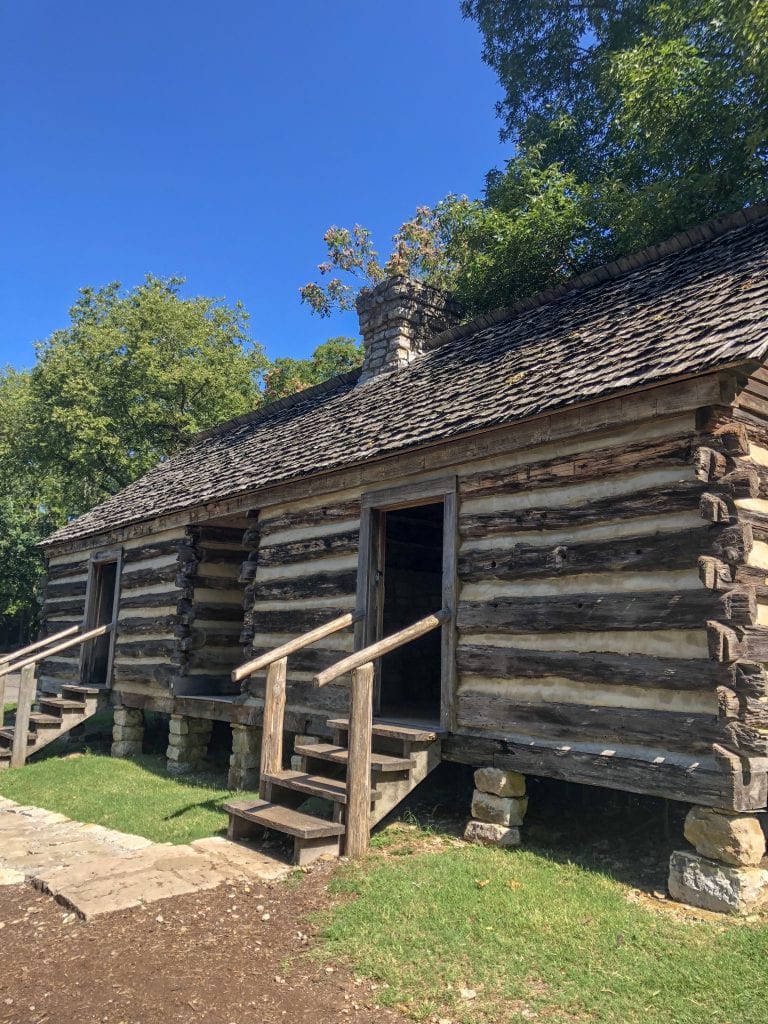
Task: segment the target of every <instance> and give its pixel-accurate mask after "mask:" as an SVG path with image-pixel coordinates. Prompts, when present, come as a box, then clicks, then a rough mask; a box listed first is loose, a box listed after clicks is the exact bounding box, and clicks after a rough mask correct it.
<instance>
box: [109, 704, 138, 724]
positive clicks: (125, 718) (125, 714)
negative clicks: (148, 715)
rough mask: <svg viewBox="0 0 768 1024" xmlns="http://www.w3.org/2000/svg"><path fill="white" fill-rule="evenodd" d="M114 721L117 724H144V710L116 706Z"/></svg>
mask: <svg viewBox="0 0 768 1024" xmlns="http://www.w3.org/2000/svg"><path fill="white" fill-rule="evenodd" d="M113 723H114V724H115V725H143V724H144V712H143V711H141V710H140V709H139V708H115V712H114V717H113Z"/></svg>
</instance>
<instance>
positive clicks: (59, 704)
mask: <svg viewBox="0 0 768 1024" xmlns="http://www.w3.org/2000/svg"><path fill="white" fill-rule="evenodd" d="M37 703H38V704H39V705H40V707H46V708H56V709H57V710H58V711H62V712H66V711H77V712H79V713H80V714H82V713H83V712H84V711H85V701H82V700H67V699H66V697H40V698H38V701H37Z"/></svg>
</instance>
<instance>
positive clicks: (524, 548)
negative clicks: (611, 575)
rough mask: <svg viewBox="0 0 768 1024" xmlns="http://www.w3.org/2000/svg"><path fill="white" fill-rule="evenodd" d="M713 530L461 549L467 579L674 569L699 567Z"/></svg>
mask: <svg viewBox="0 0 768 1024" xmlns="http://www.w3.org/2000/svg"><path fill="white" fill-rule="evenodd" d="M713 539H714V538H713V536H712V534H711V533H710V531H709V529H708V528H707V527H706V526H702V528H701V529H700V530H686V531H685V532H682V533H660V534H651V535H649V536H644V537H621V538H618V539H617V540H602V541H583V542H581V543H568V544H552V543H549V544H527V543H523V542H520V543H518V544H515V545H514V547H506V548H504V547H499V548H490V549H488V548H485V549H482V550H464V551H463V552H462V553H461V554H460V555H459V578H460V579H461V580H462V582H463V583H483V582H488V581H490V580H522V579H536V578H542V579H546V578H547V577H551V576H567V575H574V574H577V573H600V572H642V571H654V570H656V571H665V570H667V571H669V570H672V569H688V568H694V567H695V566H696V564H697V560H698V556H699V555H700V554H701V553H702V548H704V549H706V548H708V547H710V546H711V544H712V541H713Z"/></svg>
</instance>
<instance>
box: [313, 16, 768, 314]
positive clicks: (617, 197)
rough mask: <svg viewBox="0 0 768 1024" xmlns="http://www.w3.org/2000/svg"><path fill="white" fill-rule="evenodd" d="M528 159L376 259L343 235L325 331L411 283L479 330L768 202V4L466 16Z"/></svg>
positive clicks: (518, 156) (329, 261)
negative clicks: (422, 285)
mask: <svg viewBox="0 0 768 1024" xmlns="http://www.w3.org/2000/svg"><path fill="white" fill-rule="evenodd" d="M461 9H462V11H463V13H464V15H465V16H466V17H468V18H474V19H475V20H476V21H477V23H478V26H479V28H480V31H481V33H482V36H483V39H484V50H483V57H484V59H485V61H486V62H487V63H488V64H489V65H490V66H491V67H492V68H493V69H494V70H495V71H496V73H497V75H498V77H499V81H500V83H501V85H502V87H503V90H504V96H503V99H502V100H501V101H500V102H499V104H498V105H497V110H498V113H499V115H500V117H501V119H502V125H503V127H502V131H501V134H502V138H504V139H507V140H508V141H510V142H511V143H513V144H514V146H515V154H514V156H513V157H512V158H511V159H510V160H509V161H508V162H507V164H506V166H505V168H504V169H503V170H501V171H499V170H494V171H491V172H490V173H489V175H488V176H487V179H486V183H485V189H484V193H483V197H482V199H481V200H475V201H472V200H470V199H467V198H466V197H457V196H447V197H446V198H445V199H444V200H442V201H441V202H439V203H438V204H437V205H436V206H435V207H434V208H431V209H430V208H428V207H422V208H420V209H419V210H417V212H416V215H415V216H414V217H413V218H412V219H411V220H410V221H406V222H405V224H403V226H402V227H401V228H400V230H399V231H398V232H397V233H396V235H395V236H394V238H393V246H392V252H391V254H390V255H389V256H388V257H386V258H385V259H384V260H381V261H380V260H379V257H378V254H377V252H376V250H375V249H374V248H373V244H372V240H371V237H370V234H369V233H368V231H367V230H366V229H365V228H363V227H361V226H360V225H356V226H355V228H354V229H352V230H351V231H350V230H347V229H344V228H338V227H332V228H330V229H329V230H328V232H327V233H326V235H325V238H324V241H325V245H326V249H327V258H326V259H325V261H324V262H323V263H321V264H320V265H319V268H318V269H319V271H320V280H319V281H314V282H311V283H309V284H307V285H305V286H304V287H303V288H302V289H301V297H302V300H303V301H304V302H307V303H308V304H309V305H310V306H311V307H312V309H313V310H314V311H315V312H317V313H319V314H320V315H321V316H325V315H328V314H329V313H330V312H331V310H332V309H334V308H341V309H349V308H351V307H352V306H353V305H354V299H355V295H356V293H357V291H358V290H359V288H360V286H361V285H370V284H376V283H377V282H378V281H379V280H381V278H382V277H384V276H387V275H389V274H392V273H408V274H411V275H412V276H415V277H418V278H421V279H423V280H425V281H426V282H427V283H430V284H434V285H436V286H442V287H448V288H450V289H451V290H452V291H454V293H455V294H456V296H457V297H458V298H459V299H460V300H461V301H462V302H463V304H464V306H465V308H466V311H467V313H468V314H473V313H477V312H485V311H487V310H489V309H492V308H494V307H497V306H503V305H508V304H510V303H513V302H514V301H516V300H517V299H520V298H522V297H524V296H526V295H529V294H531V293H532V292H535V291H537V290H539V289H541V288H546V287H549V286H550V285H553V284H556V283H557V282H559V281H561V280H563V279H565V278H567V277H569V276H571V275H572V274H574V273H578V272H579V271H581V270H585V269H588V268H590V267H593V266H595V265H596V264H599V263H602V262H605V261H606V260H609V259H613V258H615V257H617V256H620V255H623V254H625V253H628V252H632V251H635V250H637V249H640V248H643V247H644V246H646V245H650V244H652V243H653V242H657V241H660V240H661V239H663V238H666V237H668V236H669V235H671V234H674V233H675V232H676V231H681V230H684V229H685V228H687V227H690V226H691V225H692V224H696V223H699V222H701V221H703V220H706V219H707V218H709V217H712V216H715V215H718V214H721V213H726V212H728V211H730V210H733V209H738V208H741V207H743V206H745V205H748V204H750V203H752V202H754V201H756V200H758V199H762V198H765V195H766V192H768V0H750V2H747V0H569V2H567V3H563V2H561V0H462V3H461Z"/></svg>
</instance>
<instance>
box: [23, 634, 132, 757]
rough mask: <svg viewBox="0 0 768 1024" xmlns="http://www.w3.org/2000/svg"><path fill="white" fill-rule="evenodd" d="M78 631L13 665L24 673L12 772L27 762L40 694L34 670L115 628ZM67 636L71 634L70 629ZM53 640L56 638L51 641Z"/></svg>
mask: <svg viewBox="0 0 768 1024" xmlns="http://www.w3.org/2000/svg"><path fill="white" fill-rule="evenodd" d="M75 628H76V629H77V630H78V633H77V636H70V637H69V639H67V640H62V641H61V643H57V644H54V646H53V647H44V648H43V649H42V650H38V651H37V653H36V654H33V655H32V656H31V657H29V658H25V659H24V660H23V661H19V662H14V663H13V668H14V671H15V670H17V669H18V670H20V671H21V679H20V681H19V696H18V700H17V703H16V719H15V721H14V725H13V749H12V750H11V768H21V767H22V765H23V764H24V762H25V761H26V759H27V734H28V732H29V716H30V712H31V711H32V705H33V704H34V702H35V699H36V694H37V678H36V675H37V670H36V668H35V666H36V665H37V663H38V662H39V661H45V659H46V658H50V657H51V655H53V654H58V653H59V652H60V651H66V650H68V649H69V648H70V647H75V646H77V644H83V643H85V642H86V641H87V640H94V639H95V638H96V637H97V636H104V634H105V633H109V631H110V630H111V629H112V626H111V624H107V625H105V626H97V627H96V628H95V629H88V630H86V631H85V633H81V632H79V630H80V627H79V626H77V627H75ZM66 632H67V633H70V632H71V629H70V630H67V631H66ZM50 639H56V638H55V637H51V638H50ZM36 646H37V647H39V646H40V645H39V644H37V645H36Z"/></svg>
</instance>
